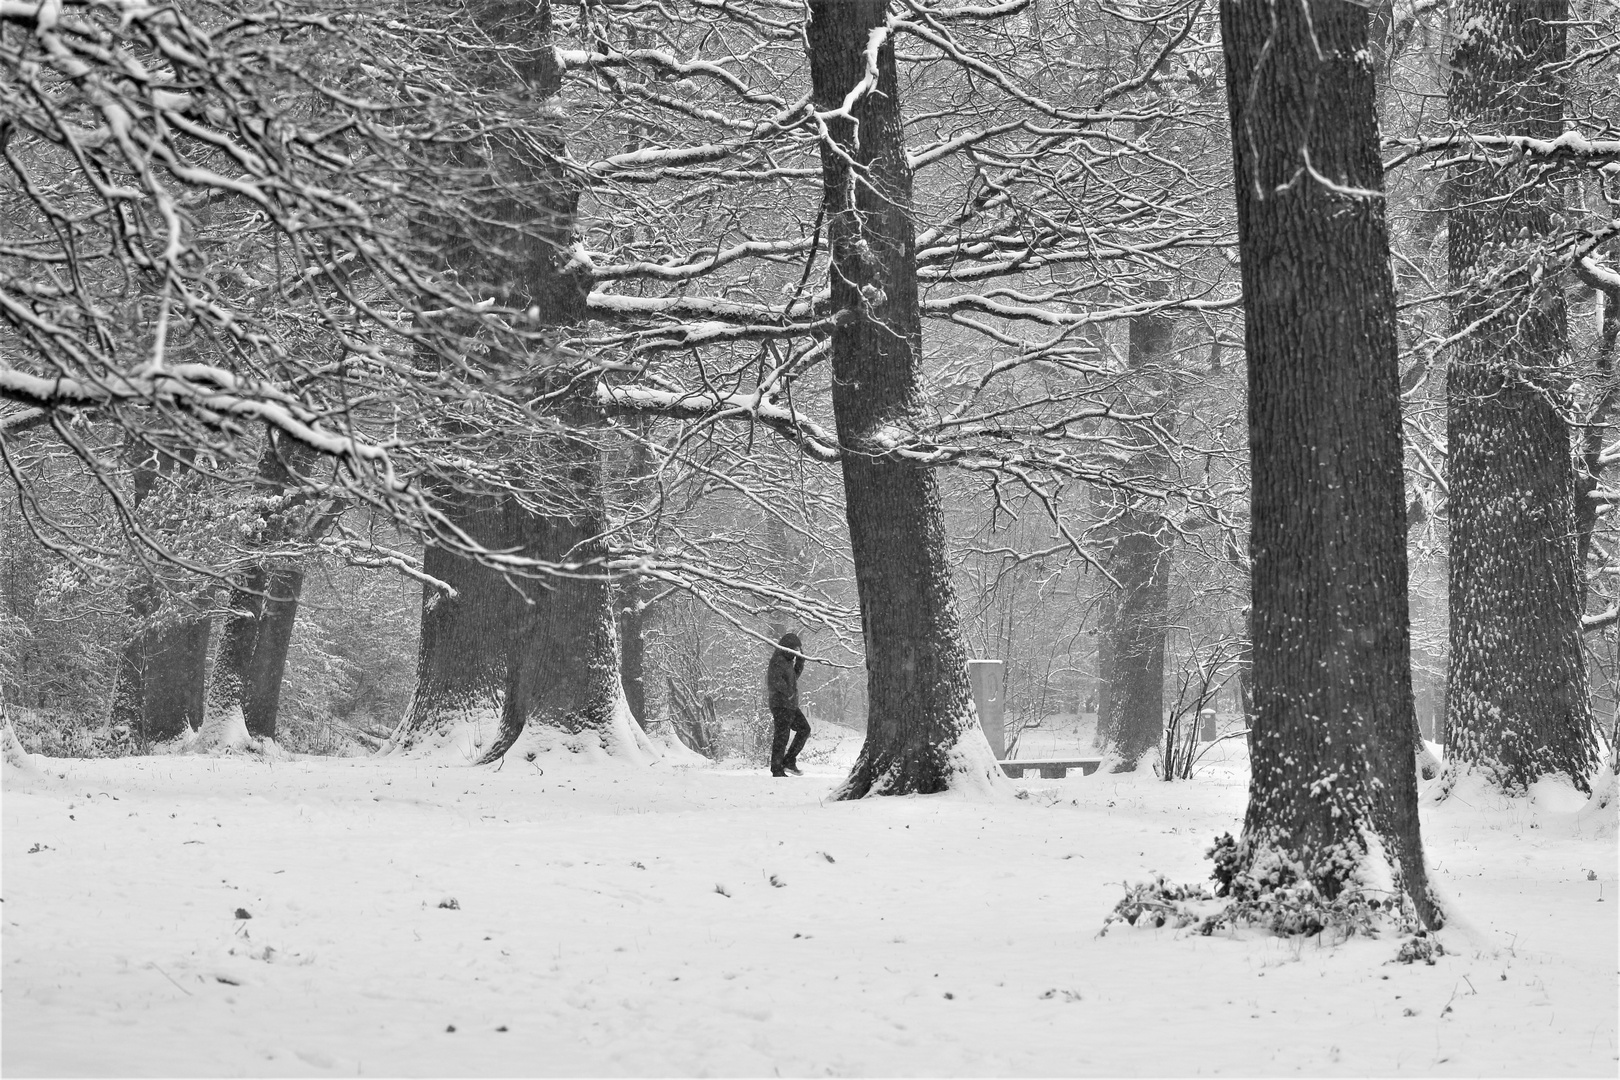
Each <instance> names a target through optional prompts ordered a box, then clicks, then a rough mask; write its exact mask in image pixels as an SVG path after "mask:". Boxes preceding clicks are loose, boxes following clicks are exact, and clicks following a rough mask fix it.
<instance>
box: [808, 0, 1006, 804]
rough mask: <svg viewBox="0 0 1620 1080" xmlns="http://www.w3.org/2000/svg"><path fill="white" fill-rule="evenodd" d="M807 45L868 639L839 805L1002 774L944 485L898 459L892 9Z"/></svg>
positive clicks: (836, 395)
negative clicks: (978, 688) (858, 737)
mask: <svg viewBox="0 0 1620 1080" xmlns="http://www.w3.org/2000/svg"><path fill="white" fill-rule="evenodd" d="M809 7H810V22H809V27H808V30H807V38H808V42H809V48H810V74H811V83H812V87H813V91H814V98H815V106H816V109H817V121H816V122H817V123H818V125H819V126H820V136H821V140H820V143H821V163H822V182H823V186H824V198H825V199H826V217H827V236H828V246H829V248H830V249H831V253H832V301H833V307H834V309H835V310H837V311H839V312H841V313H842V314H841V316H840V317H839V320H838V324H837V327H836V329H834V331H833V335H832V369H833V412H834V416H835V418H836V420H837V424H838V435H839V440H840V442H841V443H842V445H843V446H844V447H845V448H846V449H845V453H844V454H843V455H842V458H841V464H842V466H843V475H844V499H845V512H846V516H847V517H848V520H849V534H850V543H851V548H852V555H853V558H854V563H855V579H856V587H857V591H858V592H859V595H860V603H861V626H862V630H863V632H864V634H865V639H866V670H867V700H868V707H869V712H868V717H867V729H866V743H865V745H864V746H863V747H862V749H861V753H860V757H859V758H858V759H857V761H856V763H855V767H854V769H853V770H852V771H851V773H850V775H849V778H848V779H847V780H845V782H844V783H843V785H842V786H841V787H840V788H839V789H838V792H837V797H839V798H844V799H858V798H862V797H864V796H867V795H904V794H909V793H913V792H917V793H928V792H936V791H943V790H945V789H946V788H948V787H952V786H960V785H962V784H967V783H976V784H990V783H994V782H996V780H995V777H996V776H998V775H999V771H998V770H997V768H996V765H995V763H994V761H993V760H992V759H991V755H990V752H989V744H988V743H986V742H985V740H984V735H983V734H982V732H981V731H980V730H979V727H978V724H977V722H976V719H975V714H974V711H973V702H972V697H971V693H970V689H969V686H968V678H967V655H966V652H965V651H964V648H963V645H962V635H961V627H960V624H959V622H958V620H957V613H956V596H955V590H954V589H953V587H952V585H951V567H950V565H949V562H948V558H947V551H946V541H945V523H944V515H943V513H942V512H941V508H940V498H939V484H938V481H937V480H936V478H935V476H934V474H933V473H932V472H931V471H930V470H929V469H928V468H926V467H924V466H921V465H918V464H916V463H914V462H909V461H906V460H903V459H902V458H900V457H898V456H896V455H893V454H890V453H889V452H888V451H889V450H891V449H892V448H893V447H895V446H897V445H899V444H902V443H904V442H905V441H907V438H908V433H909V432H910V431H911V430H912V429H913V428H914V427H915V424H916V420H917V416H916V412H917V409H918V406H919V402H918V368H919V365H920V361H921V351H922V328H921V315H920V312H919V309H918V305H917V271H916V235H915V231H914V226H913V222H912V215H911V205H912V202H911V169H910V166H909V165H908V163H907V161H906V154H905V144H904V137H903V132H902V128H901V119H900V98H899V85H898V81H897V79H896V75H895V53H894V41H893V38H892V37H891V35H890V32H889V30H888V28H887V26H886V22H885V20H886V16H887V5H886V3H885V2H884V0H813V2H812V3H811V4H810V6H809Z"/></svg>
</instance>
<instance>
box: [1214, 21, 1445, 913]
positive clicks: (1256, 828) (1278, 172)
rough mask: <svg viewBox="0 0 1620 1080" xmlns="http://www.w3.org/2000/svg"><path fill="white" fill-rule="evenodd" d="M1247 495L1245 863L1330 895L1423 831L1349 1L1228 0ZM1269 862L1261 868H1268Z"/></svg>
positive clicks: (1399, 515) (1419, 899) (1390, 310)
mask: <svg viewBox="0 0 1620 1080" xmlns="http://www.w3.org/2000/svg"><path fill="white" fill-rule="evenodd" d="M1221 38H1222V45H1223V49H1224V52H1225V58H1226V70H1227V95H1228V105H1229V108H1230V113H1231V121H1232V145H1233V150H1234V172H1235V179H1236V191H1237V207H1238V237H1239V243H1240V249H1241V253H1242V264H1243V296H1244V314H1245V328H1244V335H1245V342H1246V346H1247V353H1248V366H1249V444H1250V453H1251V459H1252V472H1253V495H1252V501H1251V513H1250V527H1251V531H1250V538H1249V552H1250V556H1251V559H1252V566H1253V570H1252V575H1253V576H1252V590H1253V593H1252V599H1253V631H1254V644H1253V649H1254V653H1253V686H1254V696H1255V709H1256V716H1255V718H1254V729H1253V734H1252V737H1251V739H1250V746H1251V762H1252V774H1251V780H1250V786H1249V808H1248V813H1247V816H1246V817H1245V820H1244V826H1243V837H1242V840H1241V842H1240V843H1239V845H1238V851H1237V860H1236V866H1235V869H1236V870H1237V871H1238V872H1239V873H1240V874H1243V875H1246V876H1247V879H1248V880H1249V881H1250V882H1251V883H1259V884H1260V886H1262V887H1263V885H1264V883H1265V878H1266V875H1267V874H1268V872H1275V868H1276V867H1277V865H1278V863H1277V862H1276V860H1277V859H1278V858H1279V857H1280V858H1281V859H1283V860H1285V863H1284V864H1283V865H1287V866H1291V867H1292V868H1293V869H1292V871H1291V872H1293V873H1296V874H1298V875H1299V876H1300V877H1301V878H1303V879H1304V880H1306V881H1309V882H1310V883H1311V884H1312V885H1314V886H1315V887H1316V889H1317V890H1318V891H1319V892H1320V893H1321V894H1322V895H1323V896H1325V897H1328V898H1332V897H1334V896H1336V895H1338V894H1339V892H1340V891H1341V890H1342V889H1343V888H1344V887H1345V886H1346V884H1347V883H1348V882H1349V880H1350V879H1351V875H1352V874H1353V873H1354V868H1355V867H1356V866H1358V865H1359V864H1361V863H1363V862H1366V861H1368V860H1369V859H1378V858H1381V859H1383V860H1385V861H1387V863H1388V867H1387V869H1388V871H1389V872H1391V873H1392V876H1393V878H1394V881H1395V883H1396V896H1395V898H1394V899H1397V900H1401V901H1402V907H1403V909H1404V910H1406V911H1407V912H1408V913H1409V914H1413V915H1415V916H1416V917H1417V918H1418V919H1420V920H1421V921H1423V922H1425V923H1430V924H1434V923H1435V922H1437V918H1438V913H1437V912H1436V910H1435V908H1434V906H1433V903H1432V901H1431V899H1430V896H1429V892H1428V887H1427V880H1426V875H1425V870H1424V865H1423V852H1422V845H1421V841H1420V838H1419V833H1418V817H1417V782H1416V776H1415V772H1414V768H1413V759H1412V754H1411V730H1412V724H1413V704H1412V682H1411V667H1410V664H1409V633H1408V624H1407V607H1406V603H1407V597H1406V576H1407V575H1406V505H1405V499H1404V492H1403V485H1402V472H1401V465H1402V447H1401V437H1400V435H1401V414H1400V386H1399V378H1398V367H1397V354H1396V337H1395V299H1394V283H1393V281H1392V279H1391V276H1390V268H1389V242H1388V233H1387V231H1386V226H1385V222H1384V206H1383V200H1382V197H1381V188H1382V182H1383V181H1382V165H1381V162H1380V160H1379V155H1378V128H1377V121H1376V118H1375V115H1374V108H1373V104H1374V79H1373V71H1372V68H1371V64H1370V60H1369V56H1368V53H1367V12H1366V10H1365V9H1364V8H1362V7H1359V6H1357V5H1355V4H1348V3H1344V2H1342V0H1223V2H1222V4H1221ZM1268 868H1269V870H1268Z"/></svg>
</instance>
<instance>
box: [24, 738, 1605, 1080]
mask: <svg viewBox="0 0 1620 1080" xmlns="http://www.w3.org/2000/svg"><path fill="white" fill-rule="evenodd" d="M838 730H839V729H835V728H831V727H830V726H826V725H824V726H821V727H820V728H818V735H820V736H821V740H820V746H819V750H820V753H818V754H809V753H807V755H806V758H807V761H809V762H810V764H809V765H808V768H807V772H808V775H806V776H804V777H803V778H800V779H791V780H774V779H772V778H771V777H770V776H768V775H766V774H765V773H764V772H763V770H748V769H743V768H740V767H737V766H730V767H724V766H722V767H709V766H700V765H671V764H667V763H662V764H655V765H652V766H630V765H626V764H614V763H601V762H586V761H582V760H580V759H577V758H570V757H569V756H568V755H565V754H558V755H551V756H550V757H549V758H546V759H543V760H540V761H538V762H537V763H534V764H525V765H521V766H516V765H513V764H508V765H506V766H505V767H504V768H501V769H499V770H494V769H466V768H444V767H433V766H428V765H423V764H413V763H401V762H391V761H383V762H378V761H368V760H354V759H348V760H345V759H310V760H299V761H292V762H278V763H270V762H266V761H264V760H262V759H259V758H256V757H250V756H225V757H206V756H188V757H148V758H126V759H113V760H62V761H48V762H43V764H44V765H46V766H47V768H48V769H49V772H47V773H46V774H45V775H43V776H35V777H29V776H27V775H25V774H23V773H21V772H20V771H19V770H17V769H14V768H7V769H6V771H5V788H4V798H3V807H0V809H3V824H4V841H3V843H4V847H3V872H4V881H3V890H0V891H3V900H4V905H3V908H0V911H3V918H4V926H3V935H0V952H3V962H4V969H3V970H4V976H3V979H4V981H3V995H4V1013H3V1031H0V1038H3V1043H0V1053H3V1060H0V1067H3V1071H4V1073H5V1075H6V1076H29V1075H59V1076H70V1075H77V1076H84V1075H115V1076H197V1075H206V1076H254V1075H329V1074H330V1075H397V1076H479V1075H704V1074H714V1075H737V1074H747V1075H762V1076H771V1075H776V1074H781V1075H917V1074H931V1075H964V1074H966V1075H1031V1074H1033V1075H1106V1076H1131V1075H1164V1074H1170V1075H1186V1076H1192V1075H1196V1074H1227V1075H1233V1074H1236V1075H1296V1074H1306V1075H1391V1074H1418V1075H1439V1076H1453V1075H1455V1076H1478V1075H1521V1076H1555V1075H1558V1076H1562V1075H1588V1076H1614V1075H1615V1074H1616V1069H1617V1066H1616V1061H1617V1052H1620V1045H1617V1032H1616V1026H1617V980H1616V960H1617V941H1616V919H1615V913H1616V908H1617V907H1620V888H1617V884H1616V844H1615V828H1614V813H1613V811H1614V808H1613V807H1610V808H1609V809H1608V810H1607V811H1605V812H1604V813H1603V814H1601V815H1598V816H1595V817H1594V816H1592V815H1590V814H1578V813H1577V811H1578V810H1579V809H1580V807H1581V805H1582V801H1581V799H1580V798H1579V797H1578V796H1576V795H1575V794H1574V793H1573V792H1572V791H1570V790H1568V789H1560V788H1558V787H1557V786H1555V785H1543V787H1542V788H1541V789H1539V790H1538V792H1537V794H1536V796H1535V797H1533V798H1531V799H1522V800H1518V801H1516V802H1513V803H1508V804H1504V803H1502V802H1500V801H1498V800H1496V799H1494V798H1492V797H1490V796H1488V795H1485V794H1483V793H1481V792H1479V791H1477V790H1473V791H1469V792H1464V793H1463V798H1462V799H1460V800H1454V801H1452V802H1450V803H1448V804H1446V805H1444V806H1442V807H1438V808H1426V809H1425V811H1424V819H1423V827H1424V838H1425V842H1426V845H1427V850H1428V856H1429V861H1430V865H1431V866H1432V867H1433V870H1434V878H1435V880H1436V883H1437V886H1438V888H1439V889H1440V890H1441V891H1442V893H1443V894H1444V895H1445V896H1447V897H1448V898H1450V902H1451V906H1452V908H1453V909H1454V910H1455V912H1456V913H1457V914H1458V918H1456V919H1455V920H1454V923H1453V926H1452V928H1450V929H1448V930H1446V931H1444V932H1442V934H1441V940H1442V941H1443V942H1444V944H1445V946H1446V949H1447V951H1448V954H1449V955H1447V956H1445V957H1443V958H1441V959H1440V961H1439V962H1438V963H1437V964H1435V965H1434V966H1432V967H1431V966H1424V965H1422V964H1418V965H1412V966H1406V965H1401V964H1397V963H1393V962H1391V961H1392V959H1393V957H1394V955H1395V952H1396V948H1397V946H1398V944H1399V942H1398V941H1396V940H1394V939H1391V938H1381V939H1376V940H1369V939H1356V940H1351V941H1349V942H1346V943H1344V944H1342V945H1338V946H1335V947H1325V946H1324V945H1323V944H1322V943H1320V942H1319V941H1316V940H1279V939H1275V938H1269V937H1265V936H1262V935H1260V934H1257V933H1244V934H1241V935H1238V936H1235V937H1234V936H1230V935H1228V936H1220V935H1217V936H1214V937H1209V938H1203V937H1197V936H1190V935H1189V934H1188V933H1187V932H1176V931H1173V930H1170V929H1159V930H1154V929H1145V928H1143V929H1133V928H1129V927H1125V926H1122V925H1116V926H1115V927H1114V928H1112V929H1111V930H1110V931H1109V933H1107V934H1106V935H1104V936H1099V934H1098V931H1099V929H1100V928H1101V927H1102V924H1103V918H1104V916H1105V915H1106V914H1107V913H1108V911H1109V910H1110V908H1111V907H1112V906H1113V904H1114V902H1115V901H1116V900H1117V899H1118V898H1119V896H1120V894H1121V889H1120V883H1121V882H1122V881H1126V880H1140V879H1143V878H1146V877H1148V876H1149V875H1150V874H1151V873H1153V872H1154V871H1162V872H1164V873H1165V874H1167V875H1169V876H1170V877H1171V878H1173V879H1179V880H1187V881H1194V880H1203V879H1204V878H1205V877H1206V876H1207V872H1208V870H1207V866H1208V864H1207V862H1206V860H1205V859H1204V858H1203V852H1204V849H1205V848H1206V847H1207V846H1208V845H1209V842H1210V840H1211V839H1212V838H1213V837H1214V836H1215V835H1216V834H1218V833H1220V832H1223V831H1227V830H1231V831H1234V832H1236V831H1237V829H1238V827H1239V825H1240V823H1241V817H1242V812H1243V805H1244V786H1243V784H1244V778H1243V774H1242V772H1241V769H1240V768H1237V767H1234V766H1233V765H1231V763H1228V764H1227V765H1225V766H1221V767H1217V768H1214V769H1210V770H1206V771H1205V772H1204V773H1203V774H1201V775H1200V777H1199V778H1197V779H1195V780H1193V781H1191V782H1185V783H1176V784H1165V783H1161V782H1158V781H1156V780H1154V779H1153V778H1152V777H1151V776H1141V777H1138V776H1130V777H1115V776H1109V775H1105V774H1098V775H1093V776H1090V777H1082V776H1079V775H1074V776H1071V777H1069V778H1067V779H1064V780H1038V779H1029V780H1023V781H1017V782H1009V785H1008V787H1009V790H1023V791H1025V792H1027V793H1028V798H1025V799H1016V798H1011V797H1007V798H1003V799H996V800H991V801H984V800H977V801H974V800H969V799H966V798H963V797H958V796H942V797H933V798H908V799H873V800H868V801H864V802H858V803H828V802H824V801H823V797H824V796H825V795H826V793H827V792H828V790H829V789H830V788H831V787H832V786H833V784H834V783H835V781H836V780H837V779H838V778H839V777H840V776H842V775H843V770H844V766H845V765H846V764H847V761H848V760H849V755H851V754H852V753H853V751H854V749H855V746H856V740H857V739H858V736H854V735H853V734H852V733H847V737H846V738H844V739H843V740H842V741H841V742H840V741H838V740H835V739H832V738H830V736H832V735H834V734H835V733H837V732H838ZM812 745H813V746H814V745H816V744H812ZM35 760H36V761H39V760H40V759H35Z"/></svg>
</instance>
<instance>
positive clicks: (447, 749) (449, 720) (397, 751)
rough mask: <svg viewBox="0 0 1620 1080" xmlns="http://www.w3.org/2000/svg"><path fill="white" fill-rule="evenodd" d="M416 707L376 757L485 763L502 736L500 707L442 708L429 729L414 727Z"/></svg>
mask: <svg viewBox="0 0 1620 1080" xmlns="http://www.w3.org/2000/svg"><path fill="white" fill-rule="evenodd" d="M414 711H415V709H414V705H410V706H406V708H405V719H403V720H401V721H400V723H399V726H398V727H397V728H395V729H394V734H393V735H391V736H389V738H388V740H387V741H386V742H384V743H383V744H382V745H381V746H379V747H378V748H377V752H376V753H375V754H373V755H372V756H373V757H398V758H409V759H411V760H413V761H425V762H428V763H430V764H436V765H474V764H477V763H478V762H480V761H482V760H484V758H485V756H486V755H487V754H488V753H489V751H490V749H491V748H492V747H493V746H494V745H495V743H496V740H498V739H499V738H500V734H501V706H500V704H498V703H496V704H482V705H476V706H468V707H466V708H461V709H453V710H452V709H442V710H440V711H439V713H438V714H437V715H436V717H435V718H434V723H433V725H432V727H431V729H429V730H422V729H421V728H416V729H412V728H411V716H412V714H413V713H414Z"/></svg>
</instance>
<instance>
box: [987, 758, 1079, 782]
mask: <svg viewBox="0 0 1620 1080" xmlns="http://www.w3.org/2000/svg"><path fill="white" fill-rule="evenodd" d="M998 764H1000V766H1001V771H1002V772H1004V773H1006V774H1007V775H1008V776H1023V775H1024V770H1025V769H1039V770H1041V775H1042V776H1043V777H1046V778H1047V779H1050V780H1059V779H1062V778H1063V777H1064V776H1066V775H1068V772H1069V770H1070V769H1079V770H1080V771H1081V772H1082V773H1084V774H1085V775H1087V776H1090V775H1091V774H1092V773H1094V772H1096V771H1097V766H1099V765H1101V764H1102V758H1100V757H1072V758H1025V759H1017V758H1015V759H1013V760H1011V761H1002V762H999V763H998Z"/></svg>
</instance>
